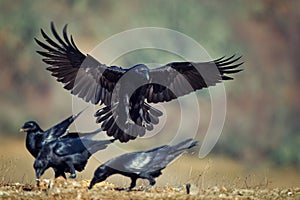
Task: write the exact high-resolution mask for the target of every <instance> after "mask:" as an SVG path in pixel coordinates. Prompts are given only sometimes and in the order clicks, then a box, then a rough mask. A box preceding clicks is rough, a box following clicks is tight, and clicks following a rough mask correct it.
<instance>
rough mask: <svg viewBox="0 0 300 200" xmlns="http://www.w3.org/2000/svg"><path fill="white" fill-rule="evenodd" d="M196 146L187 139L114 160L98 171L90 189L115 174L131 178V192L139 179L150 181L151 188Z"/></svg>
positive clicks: (103, 165)
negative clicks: (164, 171)
mask: <svg viewBox="0 0 300 200" xmlns="http://www.w3.org/2000/svg"><path fill="white" fill-rule="evenodd" d="M195 145H197V141H193V140H192V139H187V140H185V141H183V142H181V143H179V144H176V145H174V146H169V145H164V146H161V147H157V148H154V149H151V150H148V151H140V152H132V153H127V154H123V155H121V156H119V157H116V158H113V159H111V160H109V161H107V162H106V163H104V164H102V165H101V166H99V167H98V168H97V169H96V171H95V173H94V177H93V179H92V181H91V183H90V186H89V189H91V188H92V187H93V186H94V185H95V184H96V183H98V182H101V181H104V180H105V179H106V178H107V177H109V176H111V175H113V174H122V175H124V176H127V177H130V178H131V184H130V187H129V188H128V189H129V190H131V189H132V188H134V187H135V185H136V180H137V179H138V178H143V179H148V180H149V186H148V187H151V186H153V185H154V184H155V180H154V178H156V177H158V176H160V175H161V170H163V169H164V168H165V167H166V166H167V165H168V164H169V163H170V162H171V161H172V160H174V159H175V158H176V157H177V156H179V155H180V154H182V153H183V152H184V151H185V150H187V149H190V148H192V147H194V146H195Z"/></svg>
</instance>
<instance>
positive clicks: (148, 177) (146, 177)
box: [140, 174, 156, 191]
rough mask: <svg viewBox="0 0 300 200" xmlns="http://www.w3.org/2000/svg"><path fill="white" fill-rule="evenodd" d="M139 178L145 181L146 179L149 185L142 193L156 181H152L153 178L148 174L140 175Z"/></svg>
mask: <svg viewBox="0 0 300 200" xmlns="http://www.w3.org/2000/svg"><path fill="white" fill-rule="evenodd" d="M140 178H145V179H147V180H148V181H149V185H148V186H147V187H146V188H145V189H144V191H147V190H149V189H150V188H152V187H153V186H154V185H155V183H156V181H155V180H154V178H153V177H152V176H151V175H149V174H140Z"/></svg>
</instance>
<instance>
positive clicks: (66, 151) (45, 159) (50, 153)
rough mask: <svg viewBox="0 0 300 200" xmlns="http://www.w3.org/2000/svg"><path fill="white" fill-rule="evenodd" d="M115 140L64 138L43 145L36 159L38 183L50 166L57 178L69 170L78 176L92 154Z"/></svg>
mask: <svg viewBox="0 0 300 200" xmlns="http://www.w3.org/2000/svg"><path fill="white" fill-rule="evenodd" d="M114 140H115V139H113V140H92V139H88V138H86V136H83V137H81V138H62V139H58V140H54V141H52V142H49V143H47V144H45V145H43V147H42V149H41V150H40V152H39V154H38V156H37V157H36V159H35V161H34V165H33V167H34V169H35V173H36V181H37V185H39V178H40V177H41V176H42V175H43V173H44V172H45V171H46V170H47V169H48V168H50V167H52V168H53V169H54V172H55V178H57V177H58V176H63V177H64V178H66V176H65V172H69V173H70V174H71V175H70V178H75V177H76V172H75V170H77V171H79V172H80V171H82V170H84V168H85V166H86V164H87V161H88V159H89V158H90V156H91V155H92V154H94V153H96V152H97V151H100V150H102V149H105V148H106V147H107V146H108V145H109V144H111V143H113V142H114Z"/></svg>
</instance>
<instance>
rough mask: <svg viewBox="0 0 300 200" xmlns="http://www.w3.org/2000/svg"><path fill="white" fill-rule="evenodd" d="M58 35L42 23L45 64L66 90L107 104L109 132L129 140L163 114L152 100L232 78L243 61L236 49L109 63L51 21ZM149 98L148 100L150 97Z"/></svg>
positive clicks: (100, 118) (102, 118)
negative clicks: (155, 63) (158, 61)
mask: <svg viewBox="0 0 300 200" xmlns="http://www.w3.org/2000/svg"><path fill="white" fill-rule="evenodd" d="M51 31H52V34H53V36H54V37H55V39H56V41H55V40H53V39H51V38H50V37H49V36H48V35H47V34H46V33H45V32H44V31H43V30H42V29H41V34H42V36H43V38H44V39H45V42H41V41H40V40H38V39H36V38H35V41H36V42H37V44H38V45H39V46H41V47H42V48H43V49H45V51H37V53H39V54H40V55H41V56H43V57H44V58H43V61H44V62H45V63H46V64H48V65H50V66H49V67H47V70H49V71H50V72H51V75H52V76H54V77H56V80H57V81H58V82H62V83H63V84H64V88H65V89H66V90H70V91H71V93H72V94H73V95H77V96H78V97H80V98H82V99H83V100H85V101H86V102H91V103H93V104H98V103H100V104H104V105H105V106H106V107H104V108H102V109H100V110H98V111H97V112H96V113H95V117H97V120H96V122H97V123H102V125H101V126H102V127H103V130H104V131H106V132H107V135H108V136H113V137H114V138H116V139H119V140H120V142H128V141H129V140H134V139H135V138H136V137H138V136H140V137H142V136H143V135H144V134H145V132H146V130H149V131H150V130H152V129H153V125H155V124H158V122H159V117H160V116H161V115H162V114H163V113H162V112H161V111H160V110H158V109H156V108H154V107H152V106H150V105H149V104H148V103H159V102H168V101H171V100H173V99H176V98H178V97H180V96H184V95H186V94H189V93H191V92H194V91H196V90H200V89H202V88H207V87H209V86H214V85H216V84H217V83H220V82H222V81H223V80H232V79H233V78H232V77H230V76H229V75H230V74H234V73H238V72H240V71H241V69H237V68H238V67H239V66H240V65H241V64H243V63H242V62H240V63H237V61H238V60H239V59H240V58H241V57H235V55H233V56H231V57H228V58H225V57H222V58H219V59H216V60H212V61H208V62H171V63H168V64H166V65H164V66H161V67H159V68H156V69H149V68H148V67H147V66H146V65H144V64H137V65H135V66H132V67H130V68H127V69H125V68H121V67H117V66H107V65H105V64H103V63H101V62H99V61H98V60H96V59H95V58H94V57H92V56H91V55H84V54H83V53H82V52H81V51H80V50H79V49H78V48H77V47H76V45H75V42H74V40H73V37H72V35H71V36H70V37H69V36H68V34H67V25H65V26H64V28H63V31H62V37H61V36H59V34H58V33H57V31H56V30H55V27H54V24H53V22H51ZM146 101H147V102H146Z"/></svg>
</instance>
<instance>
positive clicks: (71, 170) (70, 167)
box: [66, 161, 76, 178]
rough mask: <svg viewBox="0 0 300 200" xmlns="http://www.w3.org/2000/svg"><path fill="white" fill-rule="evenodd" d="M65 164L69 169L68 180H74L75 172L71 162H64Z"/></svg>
mask: <svg viewBox="0 0 300 200" xmlns="http://www.w3.org/2000/svg"><path fill="white" fill-rule="evenodd" d="M66 164H67V165H68V167H69V169H70V176H69V178H76V172H75V168H74V165H73V163H72V162H71V161H68V162H66Z"/></svg>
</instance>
